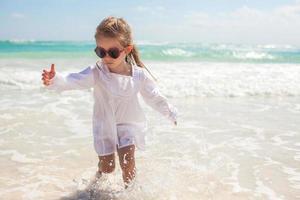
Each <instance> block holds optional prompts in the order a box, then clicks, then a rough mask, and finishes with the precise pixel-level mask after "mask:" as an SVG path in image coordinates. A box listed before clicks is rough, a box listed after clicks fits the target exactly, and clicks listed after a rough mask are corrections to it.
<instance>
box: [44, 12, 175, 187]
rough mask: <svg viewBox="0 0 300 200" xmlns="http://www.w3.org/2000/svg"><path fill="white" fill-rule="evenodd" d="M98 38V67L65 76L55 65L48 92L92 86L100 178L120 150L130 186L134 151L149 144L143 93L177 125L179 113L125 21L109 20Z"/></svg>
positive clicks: (47, 77)
mask: <svg viewBox="0 0 300 200" xmlns="http://www.w3.org/2000/svg"><path fill="white" fill-rule="evenodd" d="M95 40H96V45H97V46H96V48H95V53H96V54H97V56H99V57H100V58H101V60H100V61H98V62H96V64H95V65H92V66H89V67H87V68H85V69H84V70H82V71H81V72H79V73H70V74H68V75H67V76H65V77H63V76H62V75H61V74H59V73H57V72H56V71H55V67H54V64H52V66H51V70H50V71H47V70H43V73H42V80H43V83H44V85H45V86H46V88H48V89H51V90H56V91H59V92H60V91H64V90H72V89H86V88H93V94H94V111H93V136H94V148H95V150H96V152H97V154H98V157H99V163H98V172H97V174H96V175H97V176H98V177H100V176H101V175H102V173H111V172H113V170H114V168H115V152H117V153H118V157H119V163H120V166H121V169H122V176H123V180H124V184H125V188H127V186H128V184H129V183H130V182H131V181H132V180H133V179H134V177H135V174H136V169H135V157H134V153H135V148H136V147H137V148H139V149H144V144H145V140H144V139H145V132H146V118H145V115H144V113H143V111H142V109H141V106H140V104H139V102H138V93H140V94H141V96H142V97H143V99H144V100H145V102H146V103H147V104H149V105H150V106H151V107H152V108H154V109H155V110H157V111H159V112H160V113H161V114H163V115H164V116H166V117H167V118H168V119H170V120H171V121H172V122H173V123H174V124H175V125H176V124H177V122H176V113H177V111H176V108H175V107H173V106H172V105H170V104H169V103H168V102H167V99H166V98H165V97H164V96H163V95H162V94H161V93H160V92H159V89H158V87H157V86H156V85H155V83H154V82H153V81H152V80H151V79H150V78H149V77H148V76H147V75H146V73H145V70H144V68H145V69H147V68H146V67H145V65H144V64H143V63H142V62H141V60H140V57H139V54H138V51H137V48H136V46H135V45H133V41H132V34H131V30H130V27H129V25H128V24H127V23H126V22H125V20H124V19H122V18H116V17H108V18H105V19H104V20H103V21H102V22H101V23H100V24H99V26H98V27H97V29H96V33H95ZM147 71H148V70H147ZM148 72H149V71H148ZM149 73H150V72H149ZM150 74H151V73H150Z"/></svg>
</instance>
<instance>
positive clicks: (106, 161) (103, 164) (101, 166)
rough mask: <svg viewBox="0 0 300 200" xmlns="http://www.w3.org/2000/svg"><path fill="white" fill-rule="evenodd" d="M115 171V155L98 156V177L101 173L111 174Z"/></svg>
mask: <svg viewBox="0 0 300 200" xmlns="http://www.w3.org/2000/svg"><path fill="white" fill-rule="evenodd" d="M114 169H115V154H110V155H107V156H99V162H98V172H99V173H100V175H101V174H102V173H107V174H108V173H112V172H113V171H114Z"/></svg>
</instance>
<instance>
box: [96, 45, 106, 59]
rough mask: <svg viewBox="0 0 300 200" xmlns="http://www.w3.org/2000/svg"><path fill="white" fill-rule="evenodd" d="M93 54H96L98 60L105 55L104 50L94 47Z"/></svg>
mask: <svg viewBox="0 0 300 200" xmlns="http://www.w3.org/2000/svg"><path fill="white" fill-rule="evenodd" d="M95 53H96V54H97V56H99V57H100V58H104V57H105V55H106V51H105V49H103V48H99V47H96V48H95Z"/></svg>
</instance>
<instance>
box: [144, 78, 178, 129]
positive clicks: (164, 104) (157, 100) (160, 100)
mask: <svg viewBox="0 0 300 200" xmlns="http://www.w3.org/2000/svg"><path fill="white" fill-rule="evenodd" d="M140 93H141V95H142V97H143V99H144V101H145V102H146V103H147V104H148V105H150V106H151V107H152V108H153V109H155V110H156V111H158V112H160V113H161V114H162V115H164V116H165V117H167V118H168V119H169V120H171V121H172V122H173V123H174V124H175V125H177V109H176V108H175V107H174V106H173V105H171V104H169V103H168V100H167V98H166V97H165V96H163V95H162V94H161V93H160V91H159V88H158V86H157V85H156V84H155V83H154V81H152V80H151V79H150V78H149V77H147V76H146V75H145V73H144V80H143V83H142V87H141V89H140Z"/></svg>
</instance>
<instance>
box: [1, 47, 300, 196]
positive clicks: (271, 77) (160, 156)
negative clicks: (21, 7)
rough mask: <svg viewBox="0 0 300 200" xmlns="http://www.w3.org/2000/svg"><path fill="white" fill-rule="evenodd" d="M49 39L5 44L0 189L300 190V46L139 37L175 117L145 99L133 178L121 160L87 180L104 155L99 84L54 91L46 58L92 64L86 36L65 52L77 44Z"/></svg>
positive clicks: (139, 192)
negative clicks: (99, 149) (99, 146)
mask: <svg viewBox="0 0 300 200" xmlns="http://www.w3.org/2000/svg"><path fill="white" fill-rule="evenodd" d="M12 43H13V42H12ZM15 43H16V42H15ZM15 43H14V44H13V45H21V46H22V45H25V46H26V44H23V43H21V44H20V42H19V43H18V42H17V44H15ZM48 43H49V44H52V46H53V47H51V48H53V49H52V50H50V51H49V48H50V47H49V46H50V45H49V44H48V46H47V45H46V47H47V48H46V47H43V45H41V44H36V43H35V42H31V43H30V42H29V45H32V46H31V47H30V48H31V49H30V51H24V50H23V51H21V52H17V51H15V50H14V47H13V45H12V46H10V47H7V48H11V49H10V51H7V49H5V50H3V49H2V50H0V91H1V96H0V169H1V170H0V196H1V198H3V199H45V200H47V199H61V200H67V199H68V200H70V199H91V196H93V197H94V199H145V200H148V199H149V200H150V199H168V200H169V199H170V200H176V199H187V200H192V199H195V200H196V199H222V200H223V199H239V200H240V199H255V200H256V199H272V200H273V199H281V200H285V199H286V200H290V199H299V198H300V167H299V166H300V123H299V122H300V103H299V102H300V78H299V77H300V60H298V59H299V58H298V57H299V56H298V55H299V50H298V49H297V48H293V47H290V46H288V47H286V46H285V47H273V46H267V47H257V48H256V49H253V48H250V47H247V48H245V47H235V46H230V45H229V46H225V45H223V46H222V45H213V46H212V47H209V50H207V47H205V46H201V48H200V47H199V48H198V49H197V46H196V45H190V46H188V44H186V45H185V46H184V45H177V46H176V45H174V44H172V45H170V44H151V45H149V44H141V54H142V55H144V58H145V64H146V65H147V66H148V67H149V68H150V70H151V72H153V74H154V75H155V76H156V77H157V78H158V82H157V84H158V85H159V87H160V89H161V92H162V93H163V94H164V95H165V96H166V97H167V98H168V99H169V102H170V103H171V104H173V105H175V106H176V107H177V108H178V111H179V115H178V125H177V126H174V125H173V124H172V123H171V122H170V121H168V120H167V119H165V118H164V117H163V116H161V115H160V114H159V113H157V112H156V111H154V110H153V109H151V108H150V107H149V106H147V105H146V104H145V103H144V102H143V100H142V98H141V99H140V100H141V101H140V102H141V104H142V107H143V109H144V110H145V113H146V116H147V118H148V123H149V124H148V125H149V130H148V132H147V136H146V150H145V151H140V150H138V151H137V152H136V166H137V178H136V181H135V185H134V186H133V187H132V189H131V190H128V191H124V189H123V182H122V175H121V171H120V167H119V166H118V162H117V165H116V166H117V167H116V170H115V172H114V173H113V174H110V175H109V176H107V177H106V178H107V180H105V182H103V183H99V184H98V185H96V186H97V187H96V188H95V187H94V186H93V187H90V185H91V183H92V180H93V177H94V175H95V172H96V170H97V163H98V157H97V155H96V153H95V151H94V149H93V136H92V112H93V110H92V108H93V96H92V89H88V90H81V91H66V92H62V93H56V92H53V91H49V90H47V89H46V88H45V87H44V86H43V85H42V81H41V73H42V70H43V69H45V68H49V67H50V65H51V63H55V65H56V70H57V71H59V72H61V73H62V74H64V75H66V74H68V73H70V72H79V71H81V70H82V69H84V68H85V67H87V66H89V65H92V64H94V63H95V61H96V60H97V58H96V57H93V56H91V53H90V52H89V51H88V49H89V47H90V46H89V45H91V44H90V43H83V44H82V43H75V44H76V45H77V46H79V47H78V51H70V50H69V49H68V45H70V46H71V47H74V44H71V43H66V44H61V43H60V44H59V45H60V46H59V45H58V44H57V43H51V42H48ZM27 45H28V44H27ZM34 45H36V46H34ZM72 45H73V46H72ZM8 46H9V45H8ZM39 48H40V49H39ZM43 48H44V49H47V51H46V50H45V51H41V49H43ZM193 48H195V49H196V50H195V51H192V50H191V52H189V51H188V50H187V49H193ZM205 48H206V49H205ZM70 49H74V48H70ZM75 49H76V48H75ZM91 49H92V48H91ZM159 49H160V50H161V51H159ZM212 49H213V50H212ZM224 49H225V50H224ZM232 49H234V51H230V50H232ZM262 49H263V50H262ZM278 49H280V51H279V50H278ZM7 52H10V53H7ZM60 52H65V53H64V54H60ZM91 52H92V50H91ZM154 52H160V54H159V53H157V54H156V53H154ZM193 52H197V53H196V55H194V54H192V53H193ZM226 52H227V53H226ZM228 52H233V53H232V54H230V55H229V54H228ZM287 54H288V55H287ZM78 55H82V56H80V57H78ZM205 55H206V56H205ZM214 55H219V56H217V57H214ZM178 58H182V59H178Z"/></svg>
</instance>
